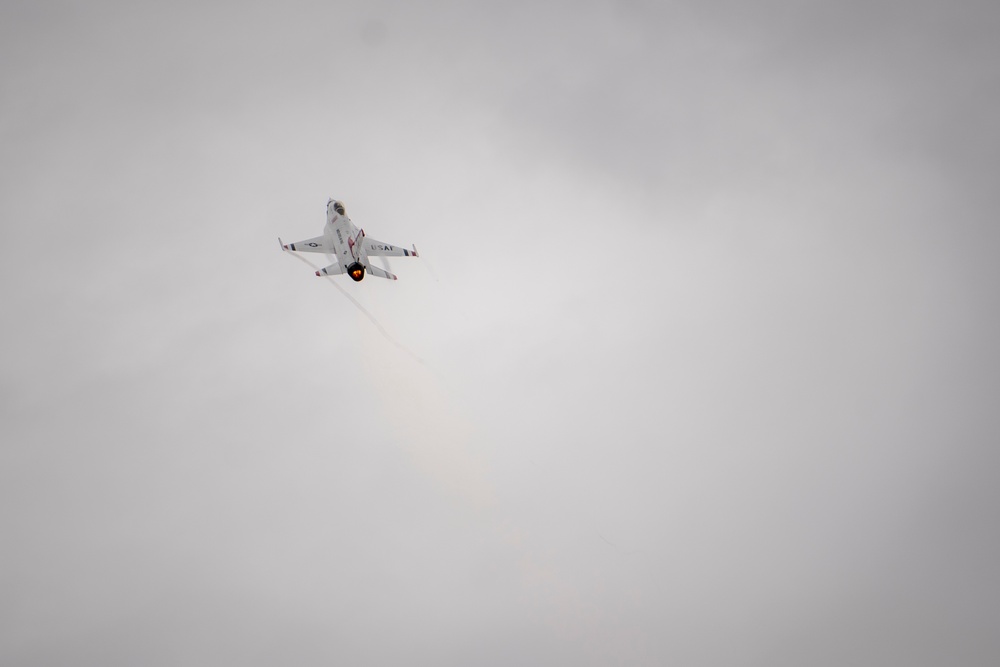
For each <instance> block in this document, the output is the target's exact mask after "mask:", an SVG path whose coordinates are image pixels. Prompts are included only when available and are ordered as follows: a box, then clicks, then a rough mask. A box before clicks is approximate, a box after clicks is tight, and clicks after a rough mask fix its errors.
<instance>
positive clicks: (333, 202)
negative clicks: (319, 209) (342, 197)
mask: <svg viewBox="0 0 1000 667" xmlns="http://www.w3.org/2000/svg"><path fill="white" fill-rule="evenodd" d="M326 205H327V208H329V207H330V206H331V205H332V206H333V210H334V211H336V212H337V213H339V214H340V215H344V205H343V204H341V203H340V202H339V201H337V200H336V199H331V200H330V201H328V202H327V203H326Z"/></svg>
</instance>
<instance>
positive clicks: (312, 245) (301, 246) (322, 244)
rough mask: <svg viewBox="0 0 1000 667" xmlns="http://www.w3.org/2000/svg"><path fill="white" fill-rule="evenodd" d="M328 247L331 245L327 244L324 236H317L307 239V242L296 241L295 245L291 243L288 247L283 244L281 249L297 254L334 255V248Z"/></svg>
mask: <svg viewBox="0 0 1000 667" xmlns="http://www.w3.org/2000/svg"><path fill="white" fill-rule="evenodd" d="M279 240H280V239H279ZM328 245H329V244H328V243H326V239H324V238H323V237H322V236H317V237H316V238H312V239H306V240H305V241H296V242H295V243H289V244H287V245H285V244H283V245H282V246H281V247H282V249H283V250H294V251H295V252H328V253H332V252H333V248H329V247H327V246H328Z"/></svg>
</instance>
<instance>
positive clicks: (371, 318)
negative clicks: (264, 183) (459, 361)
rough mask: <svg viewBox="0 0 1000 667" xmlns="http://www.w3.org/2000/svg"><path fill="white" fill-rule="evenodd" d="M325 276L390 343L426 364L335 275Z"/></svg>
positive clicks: (310, 263) (295, 255)
mask: <svg viewBox="0 0 1000 667" xmlns="http://www.w3.org/2000/svg"><path fill="white" fill-rule="evenodd" d="M288 254H289V255H291V256H292V257H294V258H295V259H297V260H299V261H300V262H304V263H305V264H308V265H309V266H311V267H312V268H313V270H315V271H319V270H320V267H318V266H316V265H315V264H313V263H312V262H310V261H309V260H308V259H306V258H305V257H302V256H301V255H298V254H296V253H294V252H288ZM323 277H324V278H326V279H327V280H328V281H329V282H330V284H331V285H333V286H334V287H336V288H337V289H338V290H340V293H341V294H343V295H344V296H346V297H347V298H348V299H349V300H350V302H351V303H353V304H354V305H355V307H357V309H358V310H360V311H361V312H362V313H363V314H364V316H365V317H367V318H368V321H369V322H371V323H372V324H374V325H375V328H376V329H378V331H379V333H380V334H382V336H383V337H384V338H385V339H386V340H387V341H389V342H390V343H392V344H393V345H395V346H396V347H398V348H399V349H400V350H402V351H403V352H405V353H406V354H408V355H409V356H410V357H411V358H412V359H413V360H414V361H416V362H417V363H418V364H420V365H421V366H423V365H424V360H423V359H421V358H420V357H418V356H417V355H415V354H414V353H413V352H411V351H410V349H409V348H408V347H406V346H405V345H403V344H402V343H400V342H399V341H397V340H396V339H395V338H393V337H392V336H390V335H389V332H388V331H386V330H385V327H383V326H382V325H381V324H379V321H378V320H376V319H375V316H374V315H372V314H371V313H369V312H368V309H367V308H365V307H364V306H362V305H361V304H360V303H359V302H358V300H357V299H355V298H354V297H353V296H351V294H350V293H349V292H348V291H347V290H345V289H344V288H343V287H341V286H340V285H338V284H337V281H336V280H334V279H333V277H331V276H323Z"/></svg>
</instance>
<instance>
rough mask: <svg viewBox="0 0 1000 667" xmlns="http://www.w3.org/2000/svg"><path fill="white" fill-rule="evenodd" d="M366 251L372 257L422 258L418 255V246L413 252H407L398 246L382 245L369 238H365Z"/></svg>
mask: <svg viewBox="0 0 1000 667" xmlns="http://www.w3.org/2000/svg"><path fill="white" fill-rule="evenodd" d="M365 251H366V252H367V253H368V255H369V256H370V257H420V255H418V254H417V247H416V246H413V250H407V249H406V248H400V247H399V246H398V245H391V244H389V243H382V242H381V241H376V240H375V239H372V238H369V237H367V236H366V237H365Z"/></svg>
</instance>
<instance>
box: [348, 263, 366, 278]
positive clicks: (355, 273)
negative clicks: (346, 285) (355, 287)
mask: <svg viewBox="0 0 1000 667" xmlns="http://www.w3.org/2000/svg"><path fill="white" fill-rule="evenodd" d="M347 275H349V276H350V277H351V280H353V281H354V282H356V283H357V282H361V279H362V278H364V277H365V267H364V266H362V265H361V264H358V263H357V262H355V263H354V264H351V265H350V266H349V267H347Z"/></svg>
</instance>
